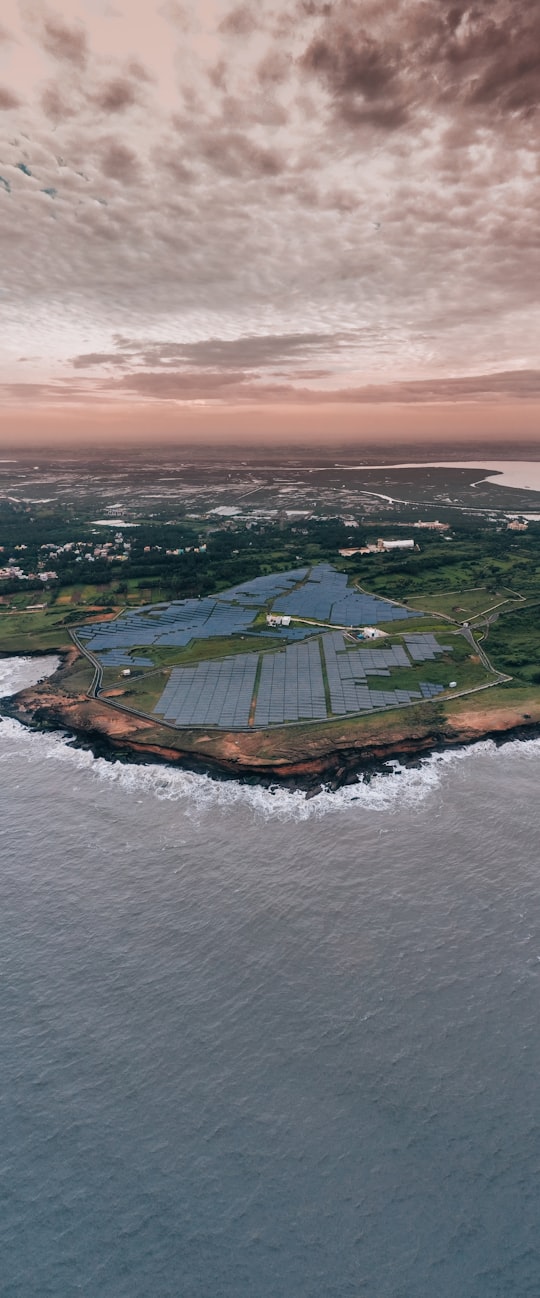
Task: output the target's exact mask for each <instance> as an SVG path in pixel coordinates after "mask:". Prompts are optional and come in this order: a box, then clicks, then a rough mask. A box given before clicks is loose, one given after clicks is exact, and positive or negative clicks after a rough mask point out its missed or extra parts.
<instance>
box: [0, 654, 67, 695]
mask: <svg viewBox="0 0 540 1298" xmlns="http://www.w3.org/2000/svg"><path fill="white" fill-rule="evenodd" d="M59 662H60V659H59V658H57V657H56V656H53V655H52V654H51V655H50V656H49V655H47V656H46V657H44V658H0V699H2V698H8V697H9V695H10V694H16V693H17V691H18V690H24V689H25V688H26V687H27V686H30V685H37V683H38V681H42V680H45V677H46V676H52V674H53V672H55V671H56V669H57V667H58V665H59Z"/></svg>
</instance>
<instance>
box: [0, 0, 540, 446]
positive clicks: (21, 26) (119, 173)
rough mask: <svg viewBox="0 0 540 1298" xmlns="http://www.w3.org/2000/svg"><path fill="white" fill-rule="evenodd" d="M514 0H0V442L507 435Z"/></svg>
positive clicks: (528, 359)
mask: <svg viewBox="0 0 540 1298" xmlns="http://www.w3.org/2000/svg"><path fill="white" fill-rule="evenodd" d="M539 101H540V5H539V4H538V3H537V0H519V3H516V0H475V2H474V3H466V2H465V0H286V2H283V0H253V3H251V2H250V0H246V2H245V3H239V4H238V3H231V2H230V0H63V2H62V5H61V7H55V6H53V5H49V4H48V3H46V0H43V2H42V0H2V6H1V10H0V135H1V143H0V239H1V247H2V262H1V269H0V314H1V320H0V340H1V342H0V349H1V356H0V388H1V394H0V439H3V441H4V442H10V443H11V442H13V441H17V440H21V441H24V440H25V439H26V440H30V441H35V440H39V439H40V438H42V439H45V440H51V439H54V438H55V437H60V438H62V437H63V438H66V439H68V440H69V439H70V438H73V439H74V440H77V439H83V440H85V439H86V440H93V439H96V440H98V439H99V440H102V439H106V438H107V437H111V438H113V437H117V436H118V437H121V436H132V437H133V438H134V439H135V440H143V441H144V440H145V439H146V440H151V439H154V438H155V439H159V438H160V437H163V438H175V437H178V438H180V439H181V438H182V437H184V438H186V439H189V438H197V439H205V438H209V439H211V438H213V437H215V438H217V439H227V438H229V439H230V438H233V439H234V438H235V437H240V438H242V437H245V438H248V439H249V438H253V439H254V440H256V439H257V438H258V437H259V438H266V439H270V440H271V439H272V438H274V439H277V440H280V439H281V440H282V441H285V442H287V441H289V440H291V441H294V440H296V439H299V440H304V441H305V440H307V441H308V443H309V441H310V439H313V440H314V441H317V440H325V441H326V442H331V441H332V440H333V439H335V441H336V442H340V441H343V440H347V439H352V440H355V439H356V440H360V441H362V439H364V440H369V439H370V438H371V439H372V440H374V441H377V440H384V439H385V438H389V437H391V438H394V439H397V440H399V439H400V438H403V439H405V440H407V439H408V440H411V439H414V438H415V437H418V438H420V439H424V440H426V441H427V442H428V443H429V442H433V444H435V443H436V444H437V446H438V445H439V443H440V442H441V441H446V442H448V441H455V442H456V443H462V442H465V443H467V444H470V446H471V448H472V449H473V451H474V447H475V445H476V444H480V443H481V442H482V441H485V440H486V439H487V440H489V439H491V440H493V439H497V438H499V439H500V440H512V439H514V438H518V439H519V438H521V439H525V440H527V439H529V440H530V439H534V438H535V437H536V436H537V435H538V429H539V419H538V416H539V411H540V362H539V357H538V339H539V337H540V306H539V291H538V285H539V284H540V264H539V263H540V257H539V241H540V219H539V215H540V214H539V212H538V197H539V191H540V176H539V162H538V142H539V121H540V113H539Z"/></svg>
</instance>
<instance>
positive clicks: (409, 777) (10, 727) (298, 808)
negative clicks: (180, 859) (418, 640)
mask: <svg viewBox="0 0 540 1298" xmlns="http://www.w3.org/2000/svg"><path fill="white" fill-rule="evenodd" d="M508 756H519V757H522V758H527V757H528V758H531V759H533V760H535V761H538V758H539V757H540V739H528V740H508V742H507V743H505V744H503V745H501V746H499V747H498V746H497V745H496V744H494V743H493V741H492V740H485V741H483V742H481V743H478V744H475V745H473V746H471V747H463V748H456V749H452V750H451V751H448V752H443V753H433V754H431V755H430V756H428V757H424V758H422V759H421V760H420V761H419V763H418V765H417V766H410V767H407V766H402V765H401V763H400V762H397V761H394V762H389V763H387V766H388V771H387V773H381V774H377V775H373V776H371V778H370V779H366V778H365V777H360V778H359V779H358V782H357V783H356V784H353V785H347V786H346V787H345V788H342V789H338V790H337V791H335V792H331V791H330V790H329V789H323V791H322V792H321V793H319V794H318V795H317V796H316V797H314V798H309V799H307V800H306V797H305V794H304V793H303V792H301V791H294V790H289V789H283V788H278V787H276V788H274V789H268V788H264V787H262V786H261V785H247V784H242V783H240V782H239V781H236V780H218V779H215V778H213V777H212V776H210V775H204V774H200V773H197V772H193V771H186V770H180V769H178V768H176V767H172V766H171V767H164V766H160V765H144V766H138V765H129V764H125V763H123V762H121V761H118V760H116V761H115V760H112V761H109V760H107V759H106V758H103V757H94V755H93V754H92V753H91V752H89V751H87V750H85V749H81V748H77V747H75V746H74V744H73V741H72V740H70V739H69V738H66V736H65V735H62V734H60V733H58V734H42V733H39V732H36V731H31V730H28V729H26V728H25V727H24V726H21V725H20V724H19V723H18V722H17V721H13V720H11V719H9V718H6V719H5V720H3V721H0V762H2V761H7V760H11V759H13V758H18V759H19V760H25V759H26V760H27V761H28V762H29V763H33V762H35V761H37V762H39V763H43V762H44V761H46V762H47V767H48V770H50V763H58V765H59V766H62V765H65V764H67V765H69V766H70V767H71V769H72V771H74V772H75V771H76V772H79V773H81V774H82V775H83V776H85V777H87V778H88V779H89V780H92V781H99V782H101V783H103V784H105V785H108V786H115V787H116V788H118V790H120V791H121V792H122V793H124V794H125V795H126V796H127V797H130V798H133V797H134V796H138V797H140V796H141V795H148V796H150V797H153V798H156V799H158V800H159V801H167V802H177V803H178V804H179V806H180V809H181V810H182V813H183V814H185V815H187V816H190V817H200V816H204V814H205V813H207V812H214V811H215V810H216V809H220V810H223V811H227V810H233V809H234V808H241V807H244V808H246V809H250V810H251V812H252V813H253V814H254V815H255V816H256V817H257V818H260V819H262V820H265V821H267V820H280V821H290V820H295V821H305V820H313V819H321V818H322V817H325V816H327V815H330V814H333V815H335V814H336V813H339V812H343V811H345V810H348V809H350V810H358V811H362V810H366V811H379V812H387V813H391V812H392V811H397V810H401V809H403V808H405V807H409V808H413V807H420V806H421V805H422V804H423V803H425V802H426V800H427V799H429V798H430V797H431V796H432V795H433V794H434V793H435V792H436V791H437V790H438V789H440V788H441V786H442V784H443V781H444V780H445V776H446V773H447V772H448V771H449V770H450V769H451V768H452V767H453V766H455V765H456V764H457V763H461V762H464V761H475V760H478V758H479V757H484V758H485V757H489V758H494V759H504V760H506V759H507V758H508Z"/></svg>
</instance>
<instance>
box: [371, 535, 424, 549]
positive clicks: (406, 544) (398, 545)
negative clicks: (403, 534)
mask: <svg viewBox="0 0 540 1298" xmlns="http://www.w3.org/2000/svg"><path fill="white" fill-rule="evenodd" d="M414 546H415V542H414V541H413V539H412V537H410V538H409V539H407V540H405V539H404V540H403V541H401V540H400V541H385V539H384V537H383V536H380V537H379V539H378V541H377V549H378V550H414Z"/></svg>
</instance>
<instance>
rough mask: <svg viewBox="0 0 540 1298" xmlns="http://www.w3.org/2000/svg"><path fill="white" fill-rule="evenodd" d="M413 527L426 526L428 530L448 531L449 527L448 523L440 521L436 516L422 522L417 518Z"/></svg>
mask: <svg viewBox="0 0 540 1298" xmlns="http://www.w3.org/2000/svg"><path fill="white" fill-rule="evenodd" d="M413 527H424V528H427V530H428V531H429V532H448V530H449V528H450V524H449V523H440V522H439V520H438V518H435V519H433V521H428V522H423V521H422V520H421V519H419V520H418V522H417V523H413Z"/></svg>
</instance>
